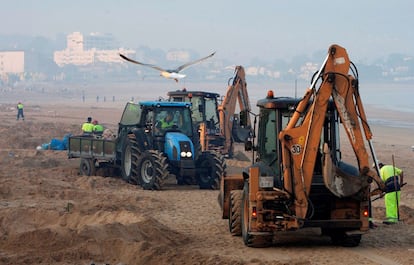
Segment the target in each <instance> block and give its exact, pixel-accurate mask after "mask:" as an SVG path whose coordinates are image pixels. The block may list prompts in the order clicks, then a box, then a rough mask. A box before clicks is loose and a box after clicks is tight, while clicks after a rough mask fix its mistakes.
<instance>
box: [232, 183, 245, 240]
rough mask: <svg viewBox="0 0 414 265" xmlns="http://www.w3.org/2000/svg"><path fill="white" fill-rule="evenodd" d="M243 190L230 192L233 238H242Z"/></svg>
mask: <svg viewBox="0 0 414 265" xmlns="http://www.w3.org/2000/svg"><path fill="white" fill-rule="evenodd" d="M242 196H243V191H242V190H232V191H230V207H229V230H230V233H231V235H233V236H241V234H242V232H241V206H242Z"/></svg>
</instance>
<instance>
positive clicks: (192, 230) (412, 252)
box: [0, 101, 414, 265]
mask: <svg viewBox="0 0 414 265" xmlns="http://www.w3.org/2000/svg"><path fill="white" fill-rule="evenodd" d="M123 105H124V103H122V102H119V103H118V102H107V103H106V104H104V103H97V102H95V103H88V104H84V103H81V102H79V103H73V102H71V103H69V104H68V103H63V102H60V103H56V102H55V103H54V104H51V103H50V102H33V101H32V102H31V103H30V102H29V103H26V104H25V116H26V119H25V121H21V120H20V121H16V110H15V106H14V104H1V105H0V117H1V119H0V120H1V124H0V132H1V135H2V137H1V138H0V167H1V171H0V264H251V265H253V264H255V265H259V264H407V265H408V264H414V243H413V242H414V210H413V209H414V181H413V179H412V171H413V167H414V165H413V163H412V162H413V156H414V152H413V151H412V149H411V146H412V145H414V140H413V138H412V129H407V128H397V127H396V128H391V127H384V126H378V125H375V126H371V129H372V131H373V135H374V136H373V140H372V142H373V145H374V146H375V150H376V153H377V156H378V158H379V159H380V160H381V161H383V162H384V163H392V157H394V161H395V163H396V165H397V166H398V167H400V168H401V169H403V170H404V172H405V179H406V181H407V183H408V184H407V185H406V186H405V187H404V188H403V191H402V202H401V208H400V215H401V219H402V222H401V223H400V224H397V225H393V226H387V225H383V224H382V220H383V219H384V201H383V199H378V200H375V201H374V202H373V217H374V221H375V222H376V223H377V224H378V227H377V228H376V229H373V230H370V231H369V233H368V234H366V235H364V236H363V238H362V241H361V244H360V246H359V247H356V248H345V247H339V246H333V245H332V244H331V243H330V240H329V238H326V237H322V236H320V235H319V233H318V232H317V231H313V230H304V231H300V232H290V233H289V234H288V236H287V237H281V238H280V241H279V240H278V241H277V243H275V245H274V246H273V247H270V248H266V249H255V248H248V247H246V246H244V244H243V241H242V239H241V238H240V237H233V236H231V235H230V233H229V232H228V224H227V220H223V219H221V214H220V207H219V205H218V203H217V195H218V191H208V190H199V189H198V188H197V187H191V186H188V187H182V186H171V187H167V188H166V189H165V190H163V191H144V190H142V189H141V188H140V187H138V186H134V185H132V184H128V183H125V182H124V181H122V180H121V179H117V178H108V177H103V176H91V177H87V176H80V175H79V174H78V166H79V160H78V159H68V158H67V153H66V152H65V151H52V150H43V151H38V150H36V147H37V146H39V145H41V144H42V143H47V142H49V141H50V140H51V139H52V138H58V139H61V138H62V137H63V136H64V135H65V134H67V133H72V134H77V133H78V132H79V130H80V125H81V123H82V122H83V121H84V120H85V119H86V117H88V116H92V117H93V118H94V119H98V120H99V121H100V122H101V123H102V124H103V125H105V126H106V127H109V128H111V129H114V130H115V131H116V127H117V122H118V120H119V118H120V116H121V114H122V110H123ZM367 115H368V118H370V117H384V115H388V116H387V117H389V118H393V117H394V116H393V115H395V117H396V118H398V119H399V118H403V117H402V116H404V115H405V114H401V113H396V112H395V113H391V112H386V111H385V112H384V111H383V110H378V109H375V108H367ZM406 119H412V118H411V117H410V115H406ZM344 156H349V157H351V156H352V155H351V151H350V150H346V151H344Z"/></svg>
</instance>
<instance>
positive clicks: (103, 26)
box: [0, 0, 414, 64]
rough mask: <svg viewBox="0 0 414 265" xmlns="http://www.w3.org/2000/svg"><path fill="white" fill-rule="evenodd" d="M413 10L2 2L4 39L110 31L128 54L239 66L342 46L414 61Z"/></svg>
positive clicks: (140, 1)
mask: <svg viewBox="0 0 414 265" xmlns="http://www.w3.org/2000/svg"><path fill="white" fill-rule="evenodd" d="M413 11H414V1H410V0H405V1H403V0H393V1H378V0H348V1H335V0H300V1H299V0H289V1H277V0H256V1H252V0H247V1H243V0H239V1H234V0H207V1H194V0H117V1H115V0H112V1H110V0H0V17H1V21H2V23H0V34H1V35H3V34H22V35H30V36H44V37H47V38H51V39H55V38H56V36H57V34H59V33H63V34H69V33H72V32H75V31H79V32H81V33H82V34H84V35H88V34H90V33H92V32H100V33H110V34H112V35H114V37H115V38H116V39H117V40H118V41H119V43H120V46H121V47H123V48H131V49H134V48H137V47H140V46H148V47H150V48H152V49H162V50H164V51H168V50H172V49H191V50H193V51H195V52H197V53H199V54H200V55H207V54H210V53H211V52H212V51H217V54H216V57H222V58H225V59H230V60H234V61H235V63H236V64H244V63H247V61H248V60H251V59H259V60H265V61H266V60H268V61H269V60H276V59H284V60H289V59H292V58H294V57H297V56H303V55H307V56H311V55H312V54H314V53H315V52H321V51H327V50H328V48H329V46H330V45H331V44H334V43H335V44H339V45H341V46H343V47H345V48H346V49H347V51H348V54H349V56H350V57H351V58H353V61H355V62H358V61H366V62H370V61H372V60H375V59H378V58H383V57H384V56H387V55H388V54H391V53H404V54H408V55H414V52H413V51H412V48H413V47H414V33H413V29H412V25H413V22H412V20H411V19H409V18H410V17H411V14H412V12H413ZM355 58H357V59H355ZM321 60H323V58H321Z"/></svg>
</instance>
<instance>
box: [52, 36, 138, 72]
mask: <svg viewBox="0 0 414 265" xmlns="http://www.w3.org/2000/svg"><path fill="white" fill-rule="evenodd" d="M115 43H116V42H115V40H114V38H113V37H112V35H109V34H99V33H93V34H91V35H89V36H83V35H82V34H81V33H80V32H73V33H72V34H69V35H68V36H67V38H66V49H65V50H63V51H55V52H54V54H53V60H54V62H55V63H56V64H57V65H58V66H60V67H63V66H65V65H69V64H72V65H78V66H79V65H92V64H94V63H99V62H105V63H121V62H123V60H122V59H121V57H119V53H122V54H125V55H126V56H131V55H134V54H135V51H133V50H129V49H123V48H118V49H117V48H115V45H116V44H115Z"/></svg>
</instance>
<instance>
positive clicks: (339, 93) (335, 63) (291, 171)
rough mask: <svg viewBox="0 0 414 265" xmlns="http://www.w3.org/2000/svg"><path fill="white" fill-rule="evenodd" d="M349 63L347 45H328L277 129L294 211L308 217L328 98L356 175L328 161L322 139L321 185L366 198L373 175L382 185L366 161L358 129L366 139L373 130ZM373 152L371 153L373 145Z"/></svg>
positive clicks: (287, 188) (339, 193)
mask: <svg viewBox="0 0 414 265" xmlns="http://www.w3.org/2000/svg"><path fill="white" fill-rule="evenodd" d="M350 65H351V62H350V60H349V58H348V54H347V52H346V50H345V49H344V48H342V47H340V46H338V45H332V46H331V47H330V48H329V52H328V55H327V58H326V59H325V61H324V63H323V65H322V67H321V69H320V70H319V73H318V75H317V78H315V80H314V82H313V83H312V85H311V87H310V88H309V89H308V90H307V91H306V93H305V95H304V98H303V99H302V101H301V102H300V103H299V105H298V106H297V108H296V111H295V114H294V115H293V117H292V119H291V120H290V121H289V123H288V125H287V126H286V128H285V129H284V130H283V131H281V132H280V134H279V140H280V141H281V143H282V161H283V177H284V188H285V190H286V191H288V192H289V193H290V194H292V196H293V199H294V203H295V206H294V207H295V213H296V216H297V217H298V218H301V219H305V218H306V213H307V210H308V198H309V193H310V189H311V184H312V178H313V172H314V167H315V161H316V157H317V153H318V152H320V144H321V143H320V139H321V132H322V129H323V127H324V121H325V117H326V114H327V107H328V103H329V99H330V97H332V98H333V100H334V102H335V106H336V109H337V111H338V114H339V116H340V118H341V121H342V124H343V126H344V128H345V131H346V133H347V136H348V139H349V141H350V143H351V145H352V148H353V151H354V153H355V156H356V158H357V162H358V168H359V176H352V175H350V174H349V173H346V172H343V171H342V170H341V169H340V168H337V167H336V164H335V162H337V161H332V158H331V152H330V150H329V146H327V145H326V144H325V146H324V164H323V175H324V176H323V177H324V182H325V186H326V187H327V188H328V189H329V190H331V192H332V193H333V194H335V195H336V196H338V197H346V196H363V197H364V198H368V197H369V196H370V195H369V188H367V187H368V186H369V183H370V182H371V180H372V179H373V180H374V181H375V182H377V184H378V185H379V187H380V189H383V188H384V187H383V182H382V181H381V179H380V177H379V176H378V174H377V172H376V171H374V170H372V169H370V165H369V162H368V159H369V158H368V153H367V151H366V149H365V142H364V139H363V133H362V129H363V130H364V133H365V138H366V139H367V140H368V141H370V140H371V138H372V133H371V131H370V129H369V126H368V123H367V120H366V116H365V112H364V109H363V105H362V102H361V99H360V97H359V93H358V80H357V79H355V78H354V77H353V76H352V75H349V74H348V73H349V71H350ZM318 77H322V82H321V85H320V87H319V89H318V90H316V89H315V84H316V79H318ZM303 113H306V114H305V116H304V118H303V121H302V123H301V124H298V121H299V120H300V119H299V118H300V117H301V115H302V114H303ZM361 123H362V128H361V126H360V124H361ZM322 144H324V143H322ZM370 146H371V144H370ZM331 148H332V147H331ZM371 152H372V153H373V156H374V158H375V154H374V151H373V147H372V146H371Z"/></svg>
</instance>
